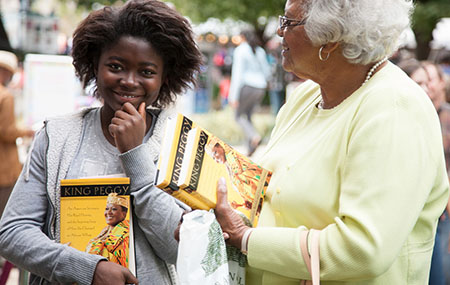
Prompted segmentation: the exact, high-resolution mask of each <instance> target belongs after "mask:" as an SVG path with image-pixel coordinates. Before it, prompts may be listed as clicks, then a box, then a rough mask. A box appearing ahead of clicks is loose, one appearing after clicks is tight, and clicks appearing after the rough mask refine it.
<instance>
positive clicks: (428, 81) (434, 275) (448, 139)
mask: <svg viewBox="0 0 450 285" xmlns="http://www.w3.org/2000/svg"><path fill="white" fill-rule="evenodd" d="M398 66H399V67H400V68H401V69H402V70H403V71H405V73H406V74H407V75H408V76H409V77H411V79H412V80H414V81H415V82H416V83H417V84H419V85H420V86H421V87H422V88H423V90H424V91H425V92H426V93H427V95H428V97H430V99H431V101H432V103H433V105H434V107H435V109H436V111H437V113H438V115H439V121H440V123H441V130H442V139H443V146H444V155H445V163H446V169H447V175H448V174H449V163H450V104H448V103H447V102H446V101H445V81H444V77H443V76H444V75H443V73H442V70H440V68H439V66H437V65H435V64H433V63H431V62H419V61H418V60H416V59H414V58H413V59H408V60H403V61H400V62H399V63H398ZM439 73H440V74H439ZM449 203H450V200H449V202H448V203H447V208H446V209H447V213H448V211H449V209H450V208H449V207H450V204H449ZM445 218H446V213H445V211H444V213H443V214H442V216H441V219H439V222H438V227H437V229H436V237H435V241H434V247H433V256H432V259H431V268H430V280H429V283H428V284H430V285H444V284H445V274H444V266H443V257H444V254H446V253H445V250H444V248H446V247H445V245H446V244H447V243H448V242H447V241H446V240H444V239H442V233H441V227H442V223H443V222H444V220H445ZM448 238H449V235H448V234H447V238H446V239H447V240H448Z"/></svg>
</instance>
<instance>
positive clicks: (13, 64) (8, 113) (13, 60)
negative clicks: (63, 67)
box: [0, 50, 34, 217]
mask: <svg viewBox="0 0 450 285" xmlns="http://www.w3.org/2000/svg"><path fill="white" fill-rule="evenodd" d="M17 65H18V60H17V57H16V55H15V54H14V53H12V52H9V51H4V50H2V51H0V161H1V163H0V217H1V216H2V213H3V209H4V208H5V205H6V202H7V201H8V198H9V195H10V193H11V191H12V188H13V186H14V184H15V182H16V180H17V177H19V174H20V171H21V169H22V165H21V163H20V161H19V155H18V152H17V145H16V139H17V138H18V137H32V136H33V135H34V131H32V130H31V129H20V128H18V127H17V126H16V119H15V114H14V97H13V95H12V94H11V92H9V90H8V88H7V86H8V84H9V82H10V81H11V79H12V77H13V75H14V73H15V72H16V70H17Z"/></svg>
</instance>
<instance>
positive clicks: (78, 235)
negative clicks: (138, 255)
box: [60, 177, 136, 275]
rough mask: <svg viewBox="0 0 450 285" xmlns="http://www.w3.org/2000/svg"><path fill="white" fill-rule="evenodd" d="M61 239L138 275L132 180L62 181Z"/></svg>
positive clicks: (84, 179) (93, 179) (87, 179)
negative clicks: (131, 193)
mask: <svg viewBox="0 0 450 285" xmlns="http://www.w3.org/2000/svg"><path fill="white" fill-rule="evenodd" d="M60 206H61V210H60V212H61V224H60V235H61V240H60V242H61V243H63V244H68V245H69V246H71V247H74V248H76V249H78V250H80V251H84V252H88V253H91V254H98V255H102V256H104V257H106V258H107V259H108V260H109V261H112V262H115V263H118V264H120V265H122V266H125V267H127V268H128V269H130V271H131V272H132V273H133V274H134V275H136V265H135V251H134V238H133V237H134V236H133V221H132V214H131V213H132V209H131V201H130V179H129V178H127V177H108V178H103V177H102V178H82V179H64V180H61V205H60Z"/></svg>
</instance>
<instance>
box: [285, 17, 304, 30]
mask: <svg viewBox="0 0 450 285" xmlns="http://www.w3.org/2000/svg"><path fill="white" fill-rule="evenodd" d="M278 19H279V20H280V30H284V28H286V27H291V26H292V27H293V26H301V25H304V24H305V23H306V19H303V20H296V19H290V18H287V17H286V16H278Z"/></svg>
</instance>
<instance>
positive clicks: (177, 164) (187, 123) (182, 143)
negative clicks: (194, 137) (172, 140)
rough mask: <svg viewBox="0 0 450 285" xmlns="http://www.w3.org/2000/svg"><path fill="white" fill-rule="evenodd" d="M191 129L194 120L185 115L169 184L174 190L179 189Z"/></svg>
mask: <svg viewBox="0 0 450 285" xmlns="http://www.w3.org/2000/svg"><path fill="white" fill-rule="evenodd" d="M191 129H192V121H191V120H189V119H188V118H186V117H185V116H183V122H182V125H181V130H180V136H179V138H178V145H177V149H176V155H175V160H174V162H173V168H172V169H173V172H172V178H171V180H170V183H169V185H168V187H170V188H171V189H172V190H175V191H176V190H178V189H179V187H178V185H177V184H178V179H179V177H180V171H181V166H182V163H183V156H184V153H185V148H186V139H187V135H188V132H189V130H191Z"/></svg>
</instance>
